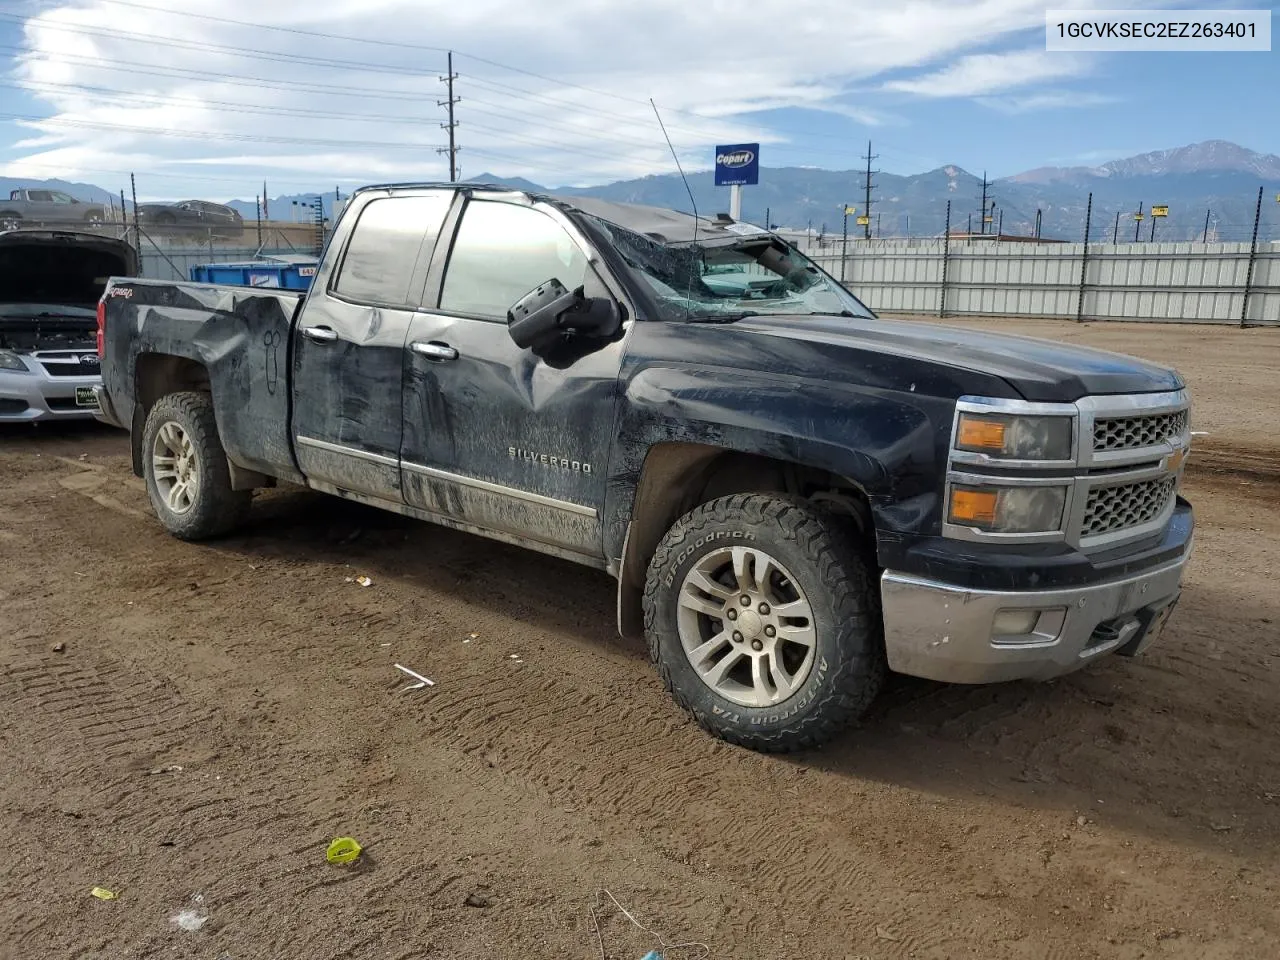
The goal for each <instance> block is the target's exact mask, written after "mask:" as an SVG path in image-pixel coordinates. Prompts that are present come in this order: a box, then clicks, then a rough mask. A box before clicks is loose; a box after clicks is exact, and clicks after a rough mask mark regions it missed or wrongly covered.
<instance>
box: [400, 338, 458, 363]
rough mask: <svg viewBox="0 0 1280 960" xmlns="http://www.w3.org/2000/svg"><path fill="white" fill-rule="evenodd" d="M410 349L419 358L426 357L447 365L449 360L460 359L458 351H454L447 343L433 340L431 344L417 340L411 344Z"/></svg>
mask: <svg viewBox="0 0 1280 960" xmlns="http://www.w3.org/2000/svg"><path fill="white" fill-rule="evenodd" d="M409 349H410V350H412V351H413V352H414V353H416V354H418V355H419V356H423V357H426V358H427V359H428V360H434V361H436V362H437V363H445V362H446V361H449V360H457V359H458V351H457V350H455V349H453V347H451V346H449V345H448V344H447V343H440V342H439V341H436V340H432V341H430V342H427V341H425V340H415V341H414V342H413V343H411V344H409Z"/></svg>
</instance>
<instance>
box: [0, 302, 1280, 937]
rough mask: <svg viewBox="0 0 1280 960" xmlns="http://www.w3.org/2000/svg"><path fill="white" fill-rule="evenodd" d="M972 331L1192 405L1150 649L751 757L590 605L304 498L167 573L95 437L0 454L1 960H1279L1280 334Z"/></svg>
mask: <svg viewBox="0 0 1280 960" xmlns="http://www.w3.org/2000/svg"><path fill="white" fill-rule="evenodd" d="M982 325H984V326H992V327H999V328H1001V329H1006V330H1011V331H1016V332H1024V333H1033V334H1036V335H1040V336H1049V337H1058V338H1061V339H1063V340H1071V341H1074V342H1083V343H1088V344H1094V345H1098V346H1102V347H1106V348H1109V349H1118V350H1122V351H1124V352H1128V353H1133V354H1138V355H1142V356H1146V357H1151V358H1154V359H1157V360H1161V361H1165V362H1170V363H1173V364H1174V365H1176V366H1178V367H1179V368H1180V369H1181V370H1183V372H1184V373H1186V374H1187V376H1188V377H1189V378H1190V381H1191V384H1192V388H1193V391H1194V396H1195V399H1196V403H1197V407H1196V412H1195V424H1194V426H1195V429H1196V430H1197V431H1207V432H1208V436H1206V437H1197V440H1196V449H1195V452H1194V454H1193V458H1192V461H1191V463H1192V467H1191V474H1190V479H1189V483H1188V494H1189V496H1191V497H1192V498H1193V499H1194V501H1195V503H1196V506H1197V509H1198V521H1199V533H1198V536H1197V546H1196V556H1195V559H1194V561H1193V563H1192V566H1191V570H1190V573H1189V577H1188V582H1187V585H1186V592H1185V594H1184V598H1183V602H1182V604H1181V605H1180V607H1179V611H1178V613H1177V615H1176V616H1175V617H1174V619H1173V621H1172V623H1171V625H1170V628H1169V630H1168V631H1167V632H1166V634H1165V636H1164V638H1163V639H1162V641H1161V642H1160V643H1159V644H1158V645H1156V646H1155V647H1154V648H1153V649H1152V650H1151V651H1150V652H1149V653H1148V654H1146V655H1145V656H1143V657H1142V658H1139V659H1138V660H1136V661H1124V660H1120V659H1117V658H1113V659H1111V660H1108V661H1104V662H1102V663H1099V664H1096V665H1094V666H1093V667H1091V668H1090V669H1088V670H1086V671H1084V672H1083V673H1080V674H1076V675H1074V676H1072V677H1069V678H1067V679H1064V680H1061V681H1058V682H1054V683H1050V684H1039V685H1035V684H1010V685H1004V686H999V687H989V688H950V687H943V686H939V685H933V684H928V683H924V682H917V681H910V680H906V679H903V680H901V681H899V682H896V683H895V684H894V685H893V686H892V688H891V689H890V691H889V692H888V693H887V694H886V695H885V696H884V697H883V698H882V699H881V701H880V702H879V704H878V705H877V707H876V708H875V710H874V711H873V714H872V716H870V717H869V718H868V720H867V721H866V722H865V723H864V724H863V725H862V726H861V727H860V728H859V729H857V730H854V731H851V732H850V733H849V734H848V735H847V736H846V737H844V738H843V739H841V740H839V741H838V742H836V743H835V744H833V745H832V746H831V747H829V748H828V749H826V750H823V751H821V752H816V753H812V754H807V755H800V756H791V757H785V758H774V757H765V756H759V755H755V754H752V753H748V752H745V751H742V750H738V749H734V748H731V747H728V746H726V745H722V744H719V743H717V742H715V741H713V740H712V739H710V738H708V737H707V736H706V735H704V734H703V733H701V732H700V731H698V730H697V729H696V728H695V727H693V726H692V724H690V723H689V722H687V721H686V720H685V719H684V717H683V715H681V714H680V713H679V712H678V711H677V710H676V709H675V708H674V707H673V706H672V705H671V704H670V703H669V702H668V700H667V698H666V696H665V695H664V694H663V692H662V690H661V688H660V686H659V683H658V682H657V679H656V676H655V674H654V672H653V671H652V669H651V668H650V666H649V664H648V662H647V659H646V657H645V653H644V651H643V649H642V648H641V646H640V645H637V644H631V643H624V642H622V641H620V640H619V639H618V638H617V637H616V636H615V634H614V631H613V603H614V595H613V590H612V582H611V581H610V580H609V579H608V578H606V577H605V576H604V575H603V574H598V573H595V572H592V571H589V570H586V569H581V568H577V567H574V566H572V565H569V564H566V563H561V562H557V561H555V560H551V559H548V558H545V557H542V556H539V555H535V554H531V553H526V552H523V551H521V550H518V549H515V548H509V547H505V546H501V545H497V544H493V543H490V542H488V541H484V540H481V539H477V538H471V537H468V536H466V535H463V534H455V533H452V532H448V531H445V530H442V529H437V528H434V527H431V526H428V525H424V524H419V523H415V522H413V521H409V520H405V519H402V518H399V517H396V516H392V515H389V514H383V513H381V512H378V511H374V510H370V509H365V508H361V507H358V506H355V505H352V504H347V503H343V502H341V501H337V500H334V499H331V498H328V497H324V496H321V495H317V494H311V493H308V492H306V491H298V490H279V491H273V492H271V493H269V494H267V495H264V496H262V497H261V498H259V500H257V501H255V508H254V522H253V525H252V527H251V529H249V530H247V531H246V532H245V533H244V534H243V535H240V536H237V537H234V538H230V539H227V540H224V541H220V542H218V543H216V544H204V545H191V544H184V543H180V542H178V541H176V540H173V539H170V538H169V537H168V536H167V535H166V534H164V533H163V532H162V530H161V529H160V526H159V524H158V523H157V521H156V520H155V519H154V517H153V516H152V515H151V513H150V510H149V507H148V504H147V500H146V495H145V492H144V490H143V488H142V484H141V482H140V481H138V480H136V479H135V478H133V477H132V475H131V473H130V471H129V466H128V448H127V439H126V437H125V436H124V435H123V434H121V433H118V432H115V431H111V430H108V429H107V428H105V427H101V426H98V425H96V424H91V425H84V426H81V427H74V428H73V427H63V428H59V429H40V430H30V429H24V430H16V431H15V430H6V431H3V432H0V564H2V565H3V569H4V570H5V576H4V577H3V578H2V579H0V602H2V604H3V606H2V609H3V612H4V616H3V619H2V620H0V623H2V624H3V626H2V627H0V632H3V635H4V642H3V643H2V644H0V687H2V689H0V747H2V749H3V755H4V757H5V758H6V770H5V775H4V777H3V778H0V815H2V816H3V822H4V823H5V824H7V825H8V833H9V837H8V840H9V843H8V844H7V850H6V853H5V856H4V858H3V861H0V878H3V883H2V884H0V890H3V891H4V896H3V897H0V930H3V931H5V933H6V934H7V936H6V937H5V939H4V941H3V942H0V958H13V960H19V958H21V960H39V958H58V960H63V958H70V957H74V958H85V960H88V958H93V960H107V958H113V960H115V958H121V957H131V958H145V957H166V958H168V957H192V958H208V960H218V958H221V960H266V958H277V957H279V958H303V957H305V958H307V960H323V958H337V957H344V958H374V957H377V958H406V960H407V958H411V957H412V958H419V957H445V958H481V957H485V958H491V957H511V958H524V957H537V958H548V960H550V958H561V957H563V958H584V960H589V958H599V957H600V956H601V947H600V943H603V951H604V955H605V956H606V957H607V958H608V960H638V958H639V957H641V955H642V954H644V953H645V951H647V950H648V949H650V948H653V947H656V946H658V941H657V940H656V939H655V938H654V937H652V936H650V935H647V934H645V933H642V932H641V931H640V930H638V929H636V928H635V927H633V926H632V925H631V923H630V922H629V921H628V920H627V918H626V917H625V916H623V915H622V914H621V913H620V911H619V910H618V908H617V907H616V906H614V904H613V903H612V902H610V901H609V900H608V899H607V897H605V896H604V895H603V894H598V893H597V891H599V890H601V889H607V890H609V891H610V892H611V893H612V894H613V895H614V896H615V897H616V898H617V900H618V901H619V902H620V903H621V904H622V905H623V906H625V907H626V908H627V909H628V910H629V911H631V913H632V914H633V915H634V916H635V917H636V919H637V920H639V921H640V922H642V923H643V924H645V925H646V926H648V927H650V928H652V929H653V930H654V931H657V933H659V934H661V935H662V936H663V937H665V938H666V939H667V941H668V942H676V941H683V940H696V941H701V942H703V943H705V944H707V946H708V947H709V948H710V956H712V957H715V958H729V960H748V958H779V960H783V958H786V960H798V958H806V960H807V958H836V960H839V958H846V957H848V958H854V957H857V958H872V960H889V958H894V960H897V958H915V960H941V958H961V957H974V958H983V960H1004V958H1009V960H1015V958H1016V960H1045V958H1054V960H1057V958H1062V960H1067V958H1070V960H1078V958H1087V957H1104V958H1120V960H1137V958H1186V960H1191V958H1195V960H1225V958H1250V960H1257V958H1264V957H1271V956H1275V955H1276V954H1277V949H1278V948H1277V946H1276V945H1277V944H1278V943H1280V912H1278V909H1277V904H1278V903H1280V889H1278V888H1280V881H1278V880H1277V877H1280V870H1278V868H1280V862H1278V861H1280V857H1278V856H1277V854H1278V852H1280V697H1277V695H1276V692H1277V690H1278V689H1280V685H1278V681H1280V660H1278V659H1277V657H1278V651H1280V586H1277V575H1280V418H1278V417H1277V410H1278V409H1280V403H1278V402H1277V401H1276V398H1275V396H1274V394H1275V390H1276V386H1275V383H1276V380H1275V371H1276V369H1277V368H1280V331H1274V330H1273V331H1239V330H1225V329H1209V328H1191V327H1155V326H1146V325H1136V324H1135V325H1114V326H1103V325H1082V326H1076V325H1072V324H1054V323H1043V322H1040V323H1033V322H1026V323H1010V322H999V323H996V322H991V321H985V322H983V324H982ZM361 574H364V575H367V576H369V577H370V578H372V581H373V582H372V585H371V586H369V587H367V588H365V587H361V586H359V585H358V584H357V583H354V582H348V578H354V577H355V576H357V575H361ZM395 662H399V663H403V664H405V665H407V666H410V667H411V668H413V669H415V670H417V671H419V672H421V673H424V674H425V675H427V676H428V677H431V678H433V679H434V680H436V682H437V685H436V686H435V687H432V688H429V689H426V690H421V691H414V692H406V691H405V690H404V689H403V688H404V686H405V684H404V683H403V682H402V680H403V678H401V677H400V676H399V675H398V674H397V673H396V672H395V670H394V669H393V668H392V664H393V663H395ZM348 835H349V836H354V837H356V838H357V839H358V840H359V841H360V842H361V843H362V844H363V845H364V846H365V849H366V854H365V856H364V858H363V861H362V863H361V864H360V865H359V866H357V867H354V868H338V867H333V866H330V865H328V864H326V863H325V857H324V850H325V846H326V845H327V843H328V842H329V841H330V840H331V839H333V838H334V837H337V836H348ZM95 886H101V887H104V888H108V889H111V890H113V891H116V892H118V895H119V896H118V899H115V900H111V901H101V900H98V899H95V898H93V897H92V896H90V890H91V889H92V888H93V887H95ZM197 897H198V898H199V899H198V901H197V900H196V899H195V898H197ZM597 897H599V902H600V903H601V904H602V906H601V907H600V909H599V910H598V911H597V913H598V918H599V930H600V934H599V940H598V939H597V934H596V930H595V927H594V925H593V921H592V914H591V907H592V905H593V903H595V902H597ZM468 898H470V904H473V905H468ZM474 904H478V905H474ZM183 909H194V910H196V911H197V912H198V913H201V915H205V914H207V916H208V918H209V919H208V922H207V923H206V924H205V925H204V926H203V927H202V928H201V929H199V930H198V931H187V930H184V929H181V928H179V926H177V925H176V924H175V923H173V922H172V920H171V918H172V917H174V916H175V915H177V914H178V913H179V911H181V910H183ZM699 955H700V953H699V951H698V950H697V949H689V950H684V951H679V950H673V951H671V952H669V953H668V954H667V956H668V960H682V958H688V957H696V956H699Z"/></svg>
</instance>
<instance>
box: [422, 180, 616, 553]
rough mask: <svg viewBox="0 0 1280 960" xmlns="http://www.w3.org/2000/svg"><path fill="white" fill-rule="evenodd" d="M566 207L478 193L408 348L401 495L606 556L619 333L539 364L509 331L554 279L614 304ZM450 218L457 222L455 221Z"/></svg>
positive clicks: (469, 519)
mask: <svg viewBox="0 0 1280 960" xmlns="http://www.w3.org/2000/svg"><path fill="white" fill-rule="evenodd" d="M557 214H558V211H554V210H551V209H548V208H543V207H541V206H540V205H533V204H530V203H529V202H528V201H527V200H525V199H523V198H518V197H515V198H509V199H500V198H485V197H483V196H481V197H477V198H475V199H471V200H469V201H468V202H467V203H466V206H465V208H464V209H463V210H462V213H461V220H460V223H459V224H458V226H457V228H456V233H455V234H454V239H453V245H452V249H451V250H449V251H448V257H447V265H446V264H445V260H446V258H445V256H444V254H445V251H444V250H443V249H441V250H439V251H438V252H437V256H436V263H435V265H434V266H433V268H432V271H431V273H432V277H431V280H430V281H429V283H428V291H429V295H430V292H431V291H434V290H435V289H436V287H437V277H438V275H439V274H440V271H441V268H442V267H443V269H444V272H443V283H442V289H441V293H440V297H439V301H438V305H432V306H431V307H429V308H427V309H424V310H423V312H422V313H420V314H419V315H418V316H417V317H416V318H415V319H414V321H413V325H412V327H411V329H410V335H409V343H408V348H407V350H406V351H405V369H406V378H405V390H404V420H405V434H404V447H403V477H404V485H405V500H406V501H407V502H408V503H410V504H412V505H414V506H418V507H421V508H423V509H426V510H430V511H432V512H435V513H442V514H445V515H447V516H450V517H453V518H454V519H457V520H459V521H462V522H465V523H468V524H474V525H476V526H480V527H483V528H485V529H487V530H494V531H500V532H503V533H507V534H514V535H516V536H518V537H520V538H522V539H527V540H534V541H537V542H539V543H542V544H547V545H549V546H552V547H555V548H559V549H560V550H563V551H568V552H570V553H572V554H573V555H575V556H576V557H587V558H592V559H598V557H599V555H600V554H601V552H602V542H601V526H600V514H599V510H600V508H601V506H602V505H603V502H604V486H605V476H606V467H607V464H606V463H605V457H606V456H607V453H608V451H609V450H610V449H611V446H612V443H611V440H612V436H613V431H614V417H615V413H616V405H617V397H618V373H619V369H620V367H621V361H622V352H623V342H624V340H623V338H621V337H619V338H615V339H613V340H611V341H608V342H605V341H590V340H586V339H584V340H582V341H571V344H575V345H576V348H575V349H573V350H570V351H568V352H566V353H564V354H560V355H556V356H539V355H535V354H534V353H533V352H531V351H529V350H522V349H521V348H519V347H517V346H516V345H515V343H514V342H513V341H512V340H511V337H510V336H509V335H508V333H507V326H506V313H507V309H508V308H509V307H510V306H511V305H512V304H513V303H514V302H515V301H516V300H518V299H519V298H520V297H521V296H523V295H524V294H526V293H528V292H530V291H531V290H533V289H534V288H535V287H536V286H538V285H539V284H541V283H543V282H545V281H547V280H549V279H551V278H553V277H554V278H555V279H558V280H559V281H560V282H561V283H563V284H564V285H565V286H566V287H567V288H569V289H570V290H572V289H574V288H576V287H580V286H582V287H585V288H586V293H587V295H588V296H611V295H613V293H612V292H611V290H610V288H609V286H607V285H606V279H605V276H604V275H603V274H601V273H599V272H597V270H596V268H595V267H594V266H593V265H592V263H591V262H590V259H589V256H590V253H589V249H590V248H589V247H588V246H587V245H586V242H585V240H584V239H583V238H582V237H581V236H580V235H579V234H578V233H577V231H576V229H573V228H572V227H571V225H569V224H568V222H567V221H566V220H564V219H563V216H562V215H557ZM455 219H457V218H456V211H455V217H454V218H451V222H452V220H455Z"/></svg>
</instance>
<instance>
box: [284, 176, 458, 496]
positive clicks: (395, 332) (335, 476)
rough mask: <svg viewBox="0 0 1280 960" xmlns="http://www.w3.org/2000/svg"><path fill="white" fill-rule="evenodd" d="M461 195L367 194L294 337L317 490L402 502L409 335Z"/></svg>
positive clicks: (300, 403) (298, 405)
mask: <svg viewBox="0 0 1280 960" xmlns="http://www.w3.org/2000/svg"><path fill="white" fill-rule="evenodd" d="M452 199H453V191H451V190H422V191H409V192H403V193H395V194H392V193H390V192H388V191H377V192H372V193H370V194H368V195H361V196H360V198H359V208H358V209H355V210H350V211H348V212H347V214H346V216H344V218H343V221H342V223H341V224H339V227H338V234H337V235H335V236H334V238H333V242H332V243H331V245H330V250H331V252H333V251H336V253H335V254H334V255H331V256H328V257H326V258H325V261H324V263H323V264H322V266H321V268H320V271H319V272H318V274H317V276H316V279H315V281H314V282H313V284H312V286H311V293H310V294H309V295H308V297H307V300H306V302H305V304H304V306H303V309H302V315H301V317H300V318H299V320H298V322H297V324H296V325H295V327H294V331H293V399H294V402H293V434H294V443H295V448H296V451H297V457H298V465H299V467H301V469H302V472H303V473H304V474H305V475H306V477H307V479H308V480H309V481H311V482H312V483H313V484H314V485H317V486H322V487H323V486H328V487H333V488H337V489H339V490H344V491H356V492H358V493H362V494H366V495H368V496H372V497H376V498H379V499H382V500H390V501H395V502H400V501H401V499H402V498H401V494H400V443H401V426H402V423H403V419H402V416H401V378H402V375H403V367H404V347H405V338H406V335H407V334H408V330H409V323H410V321H411V320H412V318H413V315H414V311H415V310H416V309H417V308H418V307H419V306H420V305H421V297H422V289H423V283H424V280H425V277H426V268H427V265H428V262H429V261H430V259H431V252H432V250H433V249H434V247H435V242H436V238H437V236H438V235H439V233H440V226H441V224H442V223H443V221H444V218H445V214H446V213H447V212H448V210H449V205H450V203H451V202H452Z"/></svg>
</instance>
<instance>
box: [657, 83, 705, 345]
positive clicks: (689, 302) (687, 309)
mask: <svg viewBox="0 0 1280 960" xmlns="http://www.w3.org/2000/svg"><path fill="white" fill-rule="evenodd" d="M649 106H651V107H653V115H654V116H655V117H657V118H658V126H659V127H661V128H662V136H663V139H665V140H666V141H667V149H668V150H670V151H671V159H672V160H674V161H675V162H676V170H677V171H679V173H680V179H681V180H683V181H684V189H685V192H686V193H688V194H689V206H691V207H693V243H692V246H693V248H694V251H693V252H694V259H695V261H696V260H697V245H698V201H696V200H694V199H693V187H691V186H689V178H688V177H686V176H685V175H684V167H682V166H680V156H679V155H678V154H677V153H676V148H675V146H674V145H673V144H672V143H671V136H670V135H669V134H668V133H667V125H666V124H665V123H663V122H662V114H660V113H659V112H658V105H657V104H656V103H654V102H653V97H650V98H649ZM692 307H693V269H692V266H691V267H690V270H689V289H688V290H687V291H685V298H684V318H685V320H688V319H689V314H690V313H691V312H692Z"/></svg>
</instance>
